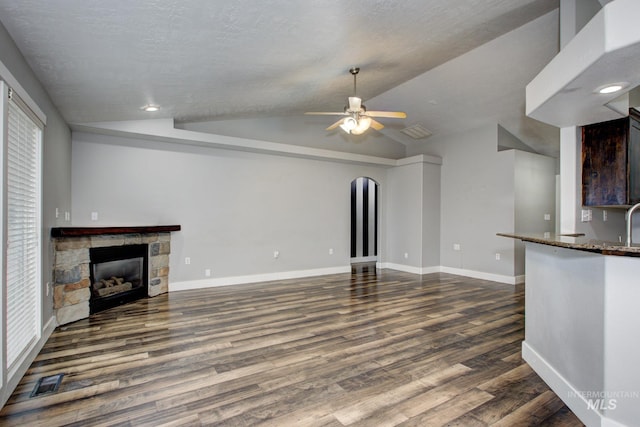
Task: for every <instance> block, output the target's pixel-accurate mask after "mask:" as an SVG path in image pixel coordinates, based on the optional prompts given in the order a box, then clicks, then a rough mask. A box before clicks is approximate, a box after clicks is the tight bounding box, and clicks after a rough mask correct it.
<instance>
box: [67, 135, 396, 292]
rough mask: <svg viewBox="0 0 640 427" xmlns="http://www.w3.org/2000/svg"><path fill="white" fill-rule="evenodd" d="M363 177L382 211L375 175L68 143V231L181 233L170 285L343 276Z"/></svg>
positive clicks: (250, 156) (381, 178) (303, 163)
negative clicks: (159, 228)
mask: <svg viewBox="0 0 640 427" xmlns="http://www.w3.org/2000/svg"><path fill="white" fill-rule="evenodd" d="M360 176H367V177H371V178H372V179H374V180H376V181H377V182H378V183H380V193H381V194H380V197H381V204H384V199H385V197H387V194H388V191H387V190H386V189H385V187H386V182H387V169H385V168H381V167H372V166H358V165H351V164H346V163H334V162H328V161H318V160H306V159H298V158H290V157H280V156H272V155H264V154H255V153H247V152H239V151H229V150H220V149H212V148H207V147H196V146H189V145H184V144H175V143H162V142H152V141H145V140H137V139H124V138H119V137H111V136H102V135H96V134H86V133H74V134H73V195H74V197H73V214H74V225H86V226H100V225H104V226H107V225H143V224H144V225H149V224H151V225H154V224H180V225H182V231H180V232H177V233H174V235H173V238H172V253H171V273H170V280H171V281H172V282H176V281H177V282H183V281H191V280H204V279H206V277H205V274H204V272H205V269H211V270H212V275H211V277H212V278H222V277H233V276H244V275H251V274H266V273H277V272H288V271H298V270H306V269H318V268H329V267H338V266H347V265H349V260H350V250H349V249H350V190H351V181H352V180H354V179H355V178H357V177H360ZM91 212H97V213H98V221H91ZM381 215H385V212H384V210H382V212H381ZM383 218H384V216H383ZM329 249H333V250H334V254H333V255H330V254H329ZM274 251H279V253H280V255H279V258H277V259H275V258H274V256H273V253H274ZM185 257H190V258H191V264H190V265H185V263H184V258H185Z"/></svg>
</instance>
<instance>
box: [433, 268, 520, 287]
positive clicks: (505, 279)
mask: <svg viewBox="0 0 640 427" xmlns="http://www.w3.org/2000/svg"><path fill="white" fill-rule="evenodd" d="M440 272H441V273H449V274H456V275H458V276H465V277H473V278H474V279H482V280H491V281H492V282H499V283H506V284H508V285H516V284H519V283H524V276H505V275H503V274H494V273H485V272H484V271H475V270H466V269H463V268H453V267H444V266H441V267H440Z"/></svg>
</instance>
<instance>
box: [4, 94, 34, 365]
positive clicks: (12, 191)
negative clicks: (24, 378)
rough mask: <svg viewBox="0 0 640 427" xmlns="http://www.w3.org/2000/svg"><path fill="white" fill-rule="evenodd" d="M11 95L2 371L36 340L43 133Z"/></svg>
mask: <svg viewBox="0 0 640 427" xmlns="http://www.w3.org/2000/svg"><path fill="white" fill-rule="evenodd" d="M20 104H21V102H20V101H16V99H15V97H13V99H11V100H10V102H9V115H8V116H9V117H8V143H7V154H6V155H7V170H6V182H7V212H6V219H7V248H6V258H7V259H6V261H7V269H6V283H7V305H6V310H7V324H6V328H7V368H9V369H10V368H11V367H12V366H13V365H14V364H15V363H16V362H17V361H19V360H20V358H21V356H22V355H23V354H25V353H26V352H27V351H28V350H30V347H31V346H32V344H34V343H35V342H36V341H37V340H38V339H39V338H40V337H39V335H40V332H39V331H40V145H41V137H42V130H41V128H40V123H38V122H37V121H35V120H34V119H33V118H32V117H33V115H32V114H31V112H30V111H28V110H26V111H25V110H24V109H23V108H21V105H20Z"/></svg>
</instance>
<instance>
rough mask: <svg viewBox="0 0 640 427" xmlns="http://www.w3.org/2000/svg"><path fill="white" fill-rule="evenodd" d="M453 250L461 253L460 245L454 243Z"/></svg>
mask: <svg viewBox="0 0 640 427" xmlns="http://www.w3.org/2000/svg"><path fill="white" fill-rule="evenodd" d="M453 250H454V251H459V250H460V243H454V244H453Z"/></svg>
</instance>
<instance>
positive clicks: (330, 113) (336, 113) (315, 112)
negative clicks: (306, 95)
mask: <svg viewBox="0 0 640 427" xmlns="http://www.w3.org/2000/svg"><path fill="white" fill-rule="evenodd" d="M305 114H307V115H309V116H346V115H347V114H348V113H345V112H344V111H341V112H337V111H336V112H328V111H310V112H306V113H305Z"/></svg>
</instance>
